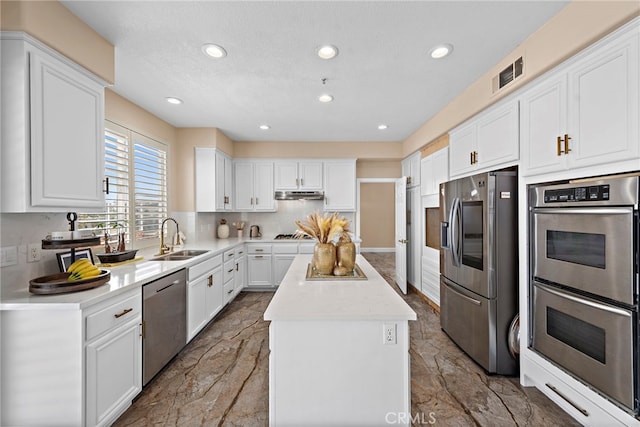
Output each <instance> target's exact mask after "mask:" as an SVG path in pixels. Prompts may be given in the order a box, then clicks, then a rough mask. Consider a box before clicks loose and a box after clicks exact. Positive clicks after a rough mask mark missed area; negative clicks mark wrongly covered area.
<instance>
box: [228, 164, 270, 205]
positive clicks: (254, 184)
mask: <svg viewBox="0 0 640 427" xmlns="http://www.w3.org/2000/svg"><path fill="white" fill-rule="evenodd" d="M234 168H235V169H234V170H235V203H236V206H235V208H236V210H237V211H274V210H275V200H274V198H273V192H274V190H273V163H271V162H261V161H236V162H235V163H234Z"/></svg>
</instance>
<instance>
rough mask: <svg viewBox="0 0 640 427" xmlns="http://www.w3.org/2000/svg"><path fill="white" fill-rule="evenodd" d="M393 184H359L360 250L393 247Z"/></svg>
mask: <svg viewBox="0 0 640 427" xmlns="http://www.w3.org/2000/svg"><path fill="white" fill-rule="evenodd" d="M394 200H395V184H394V183H391V182H389V183H387V182H385V183H368V182H363V183H361V184H360V209H361V210H360V238H361V239H362V245H361V246H362V248H363V249H367V248H393V247H395V243H394V242H395V203H394Z"/></svg>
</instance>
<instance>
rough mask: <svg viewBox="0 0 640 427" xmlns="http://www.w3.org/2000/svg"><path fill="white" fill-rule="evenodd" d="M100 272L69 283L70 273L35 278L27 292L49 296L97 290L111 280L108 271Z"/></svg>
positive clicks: (30, 282)
mask: <svg viewBox="0 0 640 427" xmlns="http://www.w3.org/2000/svg"><path fill="white" fill-rule="evenodd" d="M100 272H101V273H100V274H99V275H98V276H95V277H91V278H90V279H84V280H78V281H76V282H69V281H68V280H67V279H68V278H69V276H70V275H71V273H56V274H50V275H48V276H42V277H37V278H35V279H32V280H30V281H29V292H31V293H32V294H37V295H50V294H63V293H67V292H78V291H85V290H87V289H93V288H97V287H98V286H102V285H104V284H105V283H107V282H108V281H109V280H110V279H111V273H110V272H109V271H107V270H100Z"/></svg>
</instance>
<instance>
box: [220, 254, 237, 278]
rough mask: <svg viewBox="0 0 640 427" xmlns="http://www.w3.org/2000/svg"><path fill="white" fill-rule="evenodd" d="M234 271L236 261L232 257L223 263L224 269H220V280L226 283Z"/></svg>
mask: <svg viewBox="0 0 640 427" xmlns="http://www.w3.org/2000/svg"><path fill="white" fill-rule="evenodd" d="M235 271H236V262H235V261H234V260H233V259H232V260H231V261H227V262H225V263H224V269H223V270H222V281H223V282H224V283H227V282H228V281H229V280H232V279H233V273H234V272H235Z"/></svg>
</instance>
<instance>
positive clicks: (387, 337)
mask: <svg viewBox="0 0 640 427" xmlns="http://www.w3.org/2000/svg"><path fill="white" fill-rule="evenodd" d="M382 326H383V327H382V331H383V333H384V336H383V343H384V344H395V343H396V324H395V323H385V324H384V325H382Z"/></svg>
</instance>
